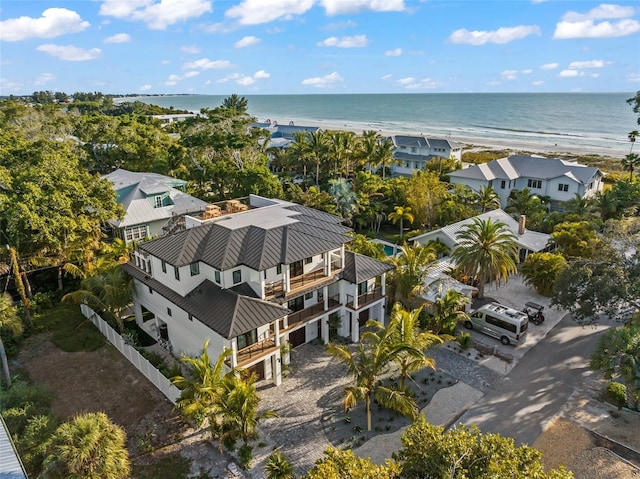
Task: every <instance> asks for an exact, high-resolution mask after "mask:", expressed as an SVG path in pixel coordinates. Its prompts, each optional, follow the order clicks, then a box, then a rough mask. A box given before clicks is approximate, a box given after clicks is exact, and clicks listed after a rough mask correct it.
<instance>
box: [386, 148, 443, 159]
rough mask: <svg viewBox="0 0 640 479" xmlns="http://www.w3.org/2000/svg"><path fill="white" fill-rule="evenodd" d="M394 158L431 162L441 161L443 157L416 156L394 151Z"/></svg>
mask: <svg viewBox="0 0 640 479" xmlns="http://www.w3.org/2000/svg"><path fill="white" fill-rule="evenodd" d="M393 157H394V158H395V159H396V160H402V161H431V160H434V159H436V160H441V159H442V158H443V157H442V156H438V155H415V154H411V153H407V152H405V151H398V150H396V151H394V152H393Z"/></svg>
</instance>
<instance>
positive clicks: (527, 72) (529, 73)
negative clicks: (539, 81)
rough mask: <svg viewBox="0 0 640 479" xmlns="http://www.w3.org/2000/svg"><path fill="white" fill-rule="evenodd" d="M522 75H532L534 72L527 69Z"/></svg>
mask: <svg viewBox="0 0 640 479" xmlns="http://www.w3.org/2000/svg"><path fill="white" fill-rule="evenodd" d="M520 73H522V74H523V75H531V74H532V73H533V70H532V69H531V68H527V69H526V70H522V71H521V72H520Z"/></svg>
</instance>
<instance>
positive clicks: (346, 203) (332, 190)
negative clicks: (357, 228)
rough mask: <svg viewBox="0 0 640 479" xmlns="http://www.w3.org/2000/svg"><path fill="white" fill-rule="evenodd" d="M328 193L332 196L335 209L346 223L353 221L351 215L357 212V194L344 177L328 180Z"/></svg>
mask: <svg viewBox="0 0 640 479" xmlns="http://www.w3.org/2000/svg"><path fill="white" fill-rule="evenodd" d="M329 194H330V195H331V196H333V201H334V202H335V204H336V211H337V212H338V214H339V215H340V216H342V218H344V220H345V221H346V222H347V223H348V224H352V223H353V216H354V215H355V214H357V213H358V209H359V205H358V195H357V194H356V192H355V191H353V188H352V186H351V183H350V182H349V181H347V180H346V179H345V178H334V179H332V180H329Z"/></svg>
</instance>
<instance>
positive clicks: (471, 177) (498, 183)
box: [448, 155, 603, 211]
mask: <svg viewBox="0 0 640 479" xmlns="http://www.w3.org/2000/svg"><path fill="white" fill-rule="evenodd" d="M448 176H449V180H450V181H451V183H454V184H455V183H461V184H463V185H467V186H468V187H469V188H471V189H472V190H475V191H480V188H482V187H487V186H492V187H493V189H494V190H495V191H496V193H498V195H499V196H500V203H501V207H502V208H505V207H506V206H507V199H508V198H509V195H510V194H511V191H512V190H518V191H522V190H523V189H524V188H529V190H530V191H531V193H532V194H534V195H539V196H546V197H548V198H549V199H550V208H551V210H552V211H562V210H563V209H564V206H563V203H564V202H565V201H567V200H570V199H571V198H574V197H575V194H576V193H577V194H578V195H579V196H580V197H581V198H589V197H592V196H594V195H595V194H596V193H598V192H599V191H602V187H603V183H602V178H603V173H602V172H601V171H600V170H599V169H598V168H594V167H590V166H585V165H581V164H579V163H577V162H575V161H569V160H561V159H558V158H544V157H541V156H523V155H515V156H510V157H508V158H502V159H499V160H494V161H490V162H488V163H483V164H480V165H474V166H471V167H469V168H465V169H462V170H458V171H453V172H451V173H449V175H448Z"/></svg>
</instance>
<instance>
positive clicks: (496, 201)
mask: <svg viewBox="0 0 640 479" xmlns="http://www.w3.org/2000/svg"><path fill="white" fill-rule="evenodd" d="M500 203H501V202H500V196H498V193H496V190H494V189H493V186H483V187H481V188H480V191H479V192H478V206H479V207H480V211H482V212H483V213H486V212H487V211H488V210H495V209H497V208H500Z"/></svg>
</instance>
